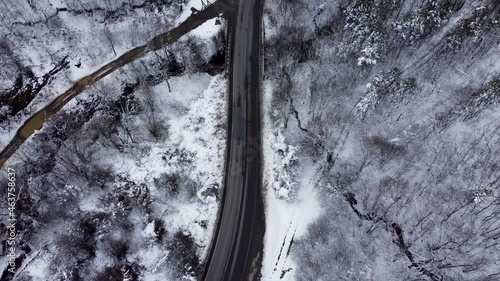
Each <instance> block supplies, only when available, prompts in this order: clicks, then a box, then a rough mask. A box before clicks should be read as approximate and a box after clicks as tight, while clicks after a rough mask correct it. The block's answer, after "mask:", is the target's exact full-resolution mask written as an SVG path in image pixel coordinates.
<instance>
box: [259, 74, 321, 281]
mask: <svg viewBox="0 0 500 281" xmlns="http://www.w3.org/2000/svg"><path fill="white" fill-rule="evenodd" d="M272 93H273V88H272V85H271V83H270V82H269V81H265V83H264V84H263V91H262V102H263V104H270V101H271V96H272ZM270 111H271V108H270V107H264V112H263V130H262V135H263V141H262V146H263V155H264V161H263V162H264V167H263V170H264V198H265V210H266V212H265V216H266V233H265V237H264V258H263V261H262V280H266V281H278V280H294V279H293V277H294V273H295V269H296V266H297V264H296V263H295V261H294V260H293V257H290V256H289V254H290V250H291V246H292V244H293V240H294V239H296V238H297V239H298V238H300V237H302V236H303V235H304V234H305V233H306V232H307V227H308V225H309V224H310V223H311V222H313V221H314V220H315V219H317V218H318V217H319V216H320V215H321V213H322V210H321V206H320V201H319V200H318V198H317V196H318V195H319V194H318V193H317V192H316V190H315V181H316V180H317V176H318V175H316V171H317V170H318V168H317V167H316V165H315V164H314V163H312V162H311V161H309V160H307V159H297V158H296V156H295V155H294V152H295V150H296V148H295V147H293V146H291V145H287V144H286V140H285V139H284V137H283V135H282V134H281V128H280V126H276V124H273V122H272V120H271V118H270V116H272V112H270ZM297 161H298V162H300V171H298V172H295V174H294V175H293V176H294V178H292V175H291V174H290V172H289V171H288V169H289V168H290V166H293V165H297V163H296V162H297ZM290 184H294V185H298V187H293V189H298V193H297V194H296V195H293V198H291V194H290V190H291V188H290V187H289V185H290Z"/></svg>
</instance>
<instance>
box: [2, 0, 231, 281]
mask: <svg viewBox="0 0 500 281" xmlns="http://www.w3.org/2000/svg"><path fill="white" fill-rule="evenodd" d="M127 2H128V3H126V4H123V6H121V4H116V3H114V2H113V1H107V4H106V5H104V7H103V6H102V5H101V4H103V3H93V2H92V3H86V4H85V5H83V4H81V3H76V2H74V3H73V2H71V1H50V3H51V4H52V5H53V7H52V8H50V7H48V6H47V7H42V6H43V5H42V4H40V3H35V4H34V5H35V6H37V5H38V6H37V7H35V8H33V7H31V8H30V7H26V11H25V12H27V13H28V12H29V13H32V14H36V15H40V13H41V10H43V11H44V12H45V13H46V14H47V15H51V14H53V13H54V14H55V16H52V17H49V19H45V18H46V16H45V17H44V16H41V17H40V18H38V16H37V17H33V18H30V19H32V20H33V21H37V20H42V22H35V23H31V22H28V21H27V22H25V23H12V22H10V21H9V20H11V21H12V20H13V21H14V22H15V18H12V19H9V18H8V17H5V18H3V20H4V21H6V22H5V24H12V25H14V26H15V27H14V28H13V29H12V30H4V29H2V32H6V34H4V35H9V36H10V37H9V38H10V39H9V40H11V42H10V41H9V44H10V45H9V47H10V48H11V49H12V50H14V52H15V59H17V60H19V61H20V62H21V63H22V64H24V65H25V66H26V67H27V68H29V69H31V70H32V71H33V73H34V75H35V76H41V75H43V74H44V73H45V72H46V71H47V70H48V69H50V68H51V67H52V66H53V65H54V64H55V63H57V61H58V60H59V59H61V58H62V57H64V56H66V55H68V56H69V60H70V66H69V68H68V69H65V70H63V71H62V72H61V73H59V74H58V75H56V77H53V78H52V79H51V81H50V82H49V83H48V84H47V85H46V86H45V87H44V88H43V89H42V91H41V92H40V93H39V94H38V95H37V96H36V97H35V99H34V100H33V101H32V102H31V103H30V104H29V106H28V107H27V108H25V109H24V110H22V111H21V112H19V113H18V114H17V115H16V116H13V117H11V118H9V119H8V120H6V121H5V122H4V123H3V124H2V126H1V127H0V135H1V137H0V147H1V148H3V147H4V146H5V145H6V144H7V143H8V141H10V139H11V137H12V136H13V134H14V133H15V132H16V130H17V128H18V127H19V126H20V124H21V123H22V122H24V120H26V119H27V118H29V117H30V116H31V115H32V114H33V113H34V112H36V111H37V110H39V109H41V108H42V107H43V106H45V105H46V104H47V103H49V102H50V101H52V100H53V99H54V98H55V97H56V96H57V95H59V94H61V93H62V92H64V91H65V90H66V89H67V88H68V87H69V86H70V85H71V84H72V83H73V82H74V81H75V80H76V79H79V78H81V77H83V76H86V75H88V74H89V73H91V72H92V71H94V70H95V69H97V68H99V67H100V66H102V65H103V64H105V63H107V62H108V61H109V60H112V59H113V58H115V57H116V56H119V55H120V54H121V53H123V52H125V51H127V50H128V49H130V48H132V47H134V46H137V45H141V44H144V43H145V42H146V41H147V40H148V39H150V38H151V37H153V36H154V35H157V34H159V33H162V32H165V31H166V30H168V29H170V28H172V27H173V26H174V25H176V24H178V23H179V22H181V21H182V20H183V19H184V18H185V17H187V16H188V15H189V14H187V11H189V8H190V5H193V6H196V5H198V4H199V1H196V2H198V3H195V2H193V1H192V2H191V3H182V11H183V12H179V11H180V6H179V5H180V3H179V4H175V3H174V4H175V5H173V6H172V7H167V8H165V7H163V8H162V7H160V6H161V4H159V5H160V6H156V4H154V3H153V4H151V3H149V2H144V3H142V2H140V3H135V1H127ZM169 3H170V2H169ZM143 4H144V5H143ZM100 5H101V6H100ZM36 8H38V10H37V9H36ZM56 8H58V9H59V12H56V10H55V9H56ZM66 9H67V10H68V11H66ZM35 10H36V11H35ZM106 15H107V16H106ZM26 18H28V17H26ZM44 20H46V21H45V22H44ZM57 25H58V26H59V27H60V28H57ZM54 30H57V31H58V32H59V33H58V32H55V31H54ZM220 30H221V26H216V25H215V24H214V22H212V21H211V22H209V23H206V24H204V25H203V26H201V27H200V28H199V30H194V31H192V32H191V33H190V34H188V35H187V37H184V38H181V40H179V41H178V42H177V43H175V44H173V45H172V46H169V47H167V48H166V49H164V50H159V51H158V52H156V53H150V54H148V55H146V56H145V57H144V58H142V59H140V60H139V61H137V62H134V63H132V64H129V65H127V66H125V67H123V68H122V69H120V70H118V71H116V72H115V73H113V74H112V75H110V76H109V77H106V78H105V79H103V80H102V81H100V82H99V83H98V84H96V85H95V86H93V87H90V88H89V89H87V90H85V91H84V92H83V93H82V94H81V95H79V96H78V97H76V98H75V99H73V100H72V101H71V102H69V103H68V104H67V105H66V106H65V107H64V108H63V109H62V110H61V112H60V113H58V114H56V115H55V116H54V117H53V118H52V119H50V120H49V121H48V122H46V124H45V125H44V127H43V128H42V129H41V130H40V131H39V132H38V133H37V134H35V135H34V136H33V137H32V138H30V139H29V140H28V141H27V142H26V143H25V144H24V145H23V146H22V147H21V149H20V150H19V152H18V153H16V154H15V155H14V156H13V157H12V158H11V159H10V160H9V161H8V162H7V165H8V166H9V167H14V168H16V170H17V172H18V174H17V176H18V179H17V180H18V184H19V185H20V186H23V185H24V186H25V188H24V189H23V190H21V194H20V195H19V196H20V197H19V198H20V199H19V200H18V203H17V205H18V208H19V212H18V214H17V215H18V216H19V220H20V225H23V227H22V228H19V230H20V232H19V234H18V242H19V243H21V244H20V245H24V246H22V249H18V252H17V254H18V256H21V255H25V256H24V257H22V258H21V260H22V265H21V266H20V267H19V268H18V269H19V271H18V273H17V275H16V276H15V279H18V278H26V279H28V278H29V280H49V279H54V280H68V279H71V278H77V279H78V278H83V279H84V280H97V279H99V278H104V277H105V278H110V277H112V276H113V277H115V278H118V280H146V281H152V280H165V279H167V280H181V279H182V280H195V279H196V276H197V275H198V274H199V273H200V265H201V264H202V263H203V260H204V258H205V256H206V254H207V249H208V245H209V243H210V242H211V237H212V233H213V229H214V223H215V219H216V214H217V210H218V207H219V206H218V204H219V198H218V196H219V193H220V188H221V184H222V172H223V171H224V168H223V167H224V159H225V147H226V145H225V138H226V115H227V108H226V105H227V100H226V80H225V78H224V77H223V75H222V74H216V75H214V76H211V75H209V74H206V73H203V72H199V70H198V69H197V67H198V66H199V65H201V64H202V63H209V62H208V61H209V59H210V58H211V57H212V56H214V55H215V53H216V52H220V51H221V47H223V46H222V45H221V44H220V37H219V38H216V37H217V36H220V34H219V32H220ZM9 32H10V33H11V34H7V33H9ZM25 37H26V38H30V40H22V38H25ZM16 38H18V39H19V40H16ZM49 42H50V44H49ZM193 50H196V52H197V53H195V52H194V51H193ZM169 52H170V53H169ZM170 54H171V55H172V57H173V59H175V63H174V62H172V58H171V57H169V55H170ZM197 55H199V56H197ZM1 59H2V61H3V57H2V58H1ZM164 63H171V64H172V63H174V64H173V65H174V68H175V67H178V68H179V69H180V73H176V74H175V75H174V76H171V75H170V74H169V73H167V71H166V69H162V67H165V66H164V65H163V64H164ZM175 64H177V66H176V65H175ZM0 74H2V79H4V80H2V84H1V87H0V88H1V89H6V88H10V87H11V86H12V83H13V79H14V78H15V75H16V71H15V70H14V68H13V70H12V73H11V74H10V75H11V76H9V75H8V74H5V73H3V72H2V73H0ZM23 75H24V74H23ZM212 75H213V73H212ZM72 126H74V128H73V127H72ZM65 132H68V133H69V134H70V135H65ZM3 172H4V171H2V173H3ZM1 179H2V181H3V179H4V177H3V174H2V177H1ZM2 194H3V193H2ZM27 205H29V206H30V210H34V211H33V212H31V211H29V210H28V209H25V208H24V206H27ZM6 261H7V260H6V257H5V256H2V257H1V258H0V263H2V264H4V265H5V264H7V262H6ZM5 278H7V277H5ZM134 278H135V279H134ZM23 280H24V279H23ZM79 280H80V279H79Z"/></svg>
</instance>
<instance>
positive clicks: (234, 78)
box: [204, 0, 265, 281]
mask: <svg viewBox="0 0 500 281" xmlns="http://www.w3.org/2000/svg"><path fill="white" fill-rule="evenodd" d="M262 1H263V0H240V2H239V7H238V12H237V15H236V16H235V17H234V18H233V20H232V22H231V24H230V26H231V28H230V30H231V33H232V35H230V36H232V41H231V42H232V47H231V46H230V47H231V48H230V50H231V58H232V60H231V65H230V67H229V75H230V76H229V81H230V82H229V90H230V110H231V113H230V116H229V124H228V125H229V127H228V151H227V163H226V165H227V167H226V176H225V191H224V199H223V203H224V205H223V206H222V207H221V208H222V210H221V212H222V213H221V217H220V220H219V231H218V234H216V237H215V238H214V241H213V243H214V244H213V245H212V251H211V253H210V256H209V257H208V262H209V264H208V266H207V269H206V271H205V276H204V277H205V278H204V280H206V281H240V280H242V281H243V280H245V281H246V280H259V274H260V266H261V262H262V246H263V238H264V227H265V223H264V207H263V203H262V194H261V178H262V176H261V169H260V168H261V161H260V160H261V144H260V139H261V138H260V133H261V132H260V125H261V122H260V86H261V75H262V73H261V71H260V70H261V68H260V47H261V31H262V30H261V28H262V27H261V10H262V9H261V5H262Z"/></svg>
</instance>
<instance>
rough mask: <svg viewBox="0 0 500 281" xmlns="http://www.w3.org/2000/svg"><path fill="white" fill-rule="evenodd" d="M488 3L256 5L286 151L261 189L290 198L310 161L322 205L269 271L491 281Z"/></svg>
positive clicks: (494, 210)
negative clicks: (261, 12) (268, 185)
mask: <svg viewBox="0 0 500 281" xmlns="http://www.w3.org/2000/svg"><path fill="white" fill-rule="evenodd" d="M499 10H500V2H498V1H494V0H481V1H472V0H437V1H436V0H374V1H370V0H356V1H341V0H339V1H302V0H297V1H282V0H272V1H268V3H267V5H266V10H265V16H266V19H265V25H266V45H265V50H266V51H265V62H266V65H265V77H266V79H267V81H268V82H269V83H270V84H271V85H272V89H273V92H272V105H271V106H272V109H271V114H270V118H271V119H272V121H273V124H275V133H276V135H279V136H282V137H283V138H284V140H285V142H286V143H287V144H288V145H289V147H293V148H294V150H293V151H289V150H283V149H282V150H280V151H279V153H280V155H281V156H280V157H282V159H283V161H282V162H280V163H281V164H280V165H282V166H281V167H276V169H278V170H279V172H277V173H275V175H276V181H277V182H278V183H279V184H277V185H274V189H275V191H276V195H277V196H279V197H281V198H283V200H288V201H290V202H294V201H296V200H299V199H298V198H296V196H295V195H296V194H297V192H298V190H299V189H300V188H301V187H300V185H299V184H290V179H299V178H300V177H301V176H302V173H303V171H304V169H305V168H306V167H304V165H305V163H309V162H308V161H306V160H305V159H307V160H309V159H312V160H313V162H314V163H316V165H317V167H318V169H317V171H316V176H315V178H314V179H315V181H314V189H315V191H316V193H317V194H318V195H319V198H321V204H322V207H323V208H324V213H323V215H322V216H321V218H320V219H318V220H317V221H315V222H314V223H313V224H311V225H310V226H309V232H308V234H307V235H305V236H303V237H300V238H299V239H295V240H294V241H292V242H293V246H292V250H291V256H292V258H293V259H294V260H295V261H296V263H297V267H296V268H293V269H286V268H285V269H284V270H283V273H282V277H283V276H287V275H291V274H293V275H294V276H295V279H296V280H346V281H347V280H432V281H438V280H443V281H445V280H453V281H458V280H477V281H479V280H481V281H492V280H500V198H499V191H500V167H499V163H500V126H499V124H500V122H499V121H500V114H499V107H498V106H499V105H500V65H499V64H498V61H499V55H500V53H499V47H500V46H499V43H500V33H499V32H500V11H499ZM285 50H286V51H285ZM285 160H286V161H285ZM295 182H296V181H295ZM282 189H286V192H284V191H283V190H282ZM283 194H286V196H282V195H283ZM290 270H291V271H292V272H291V273H289V271H290Z"/></svg>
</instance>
